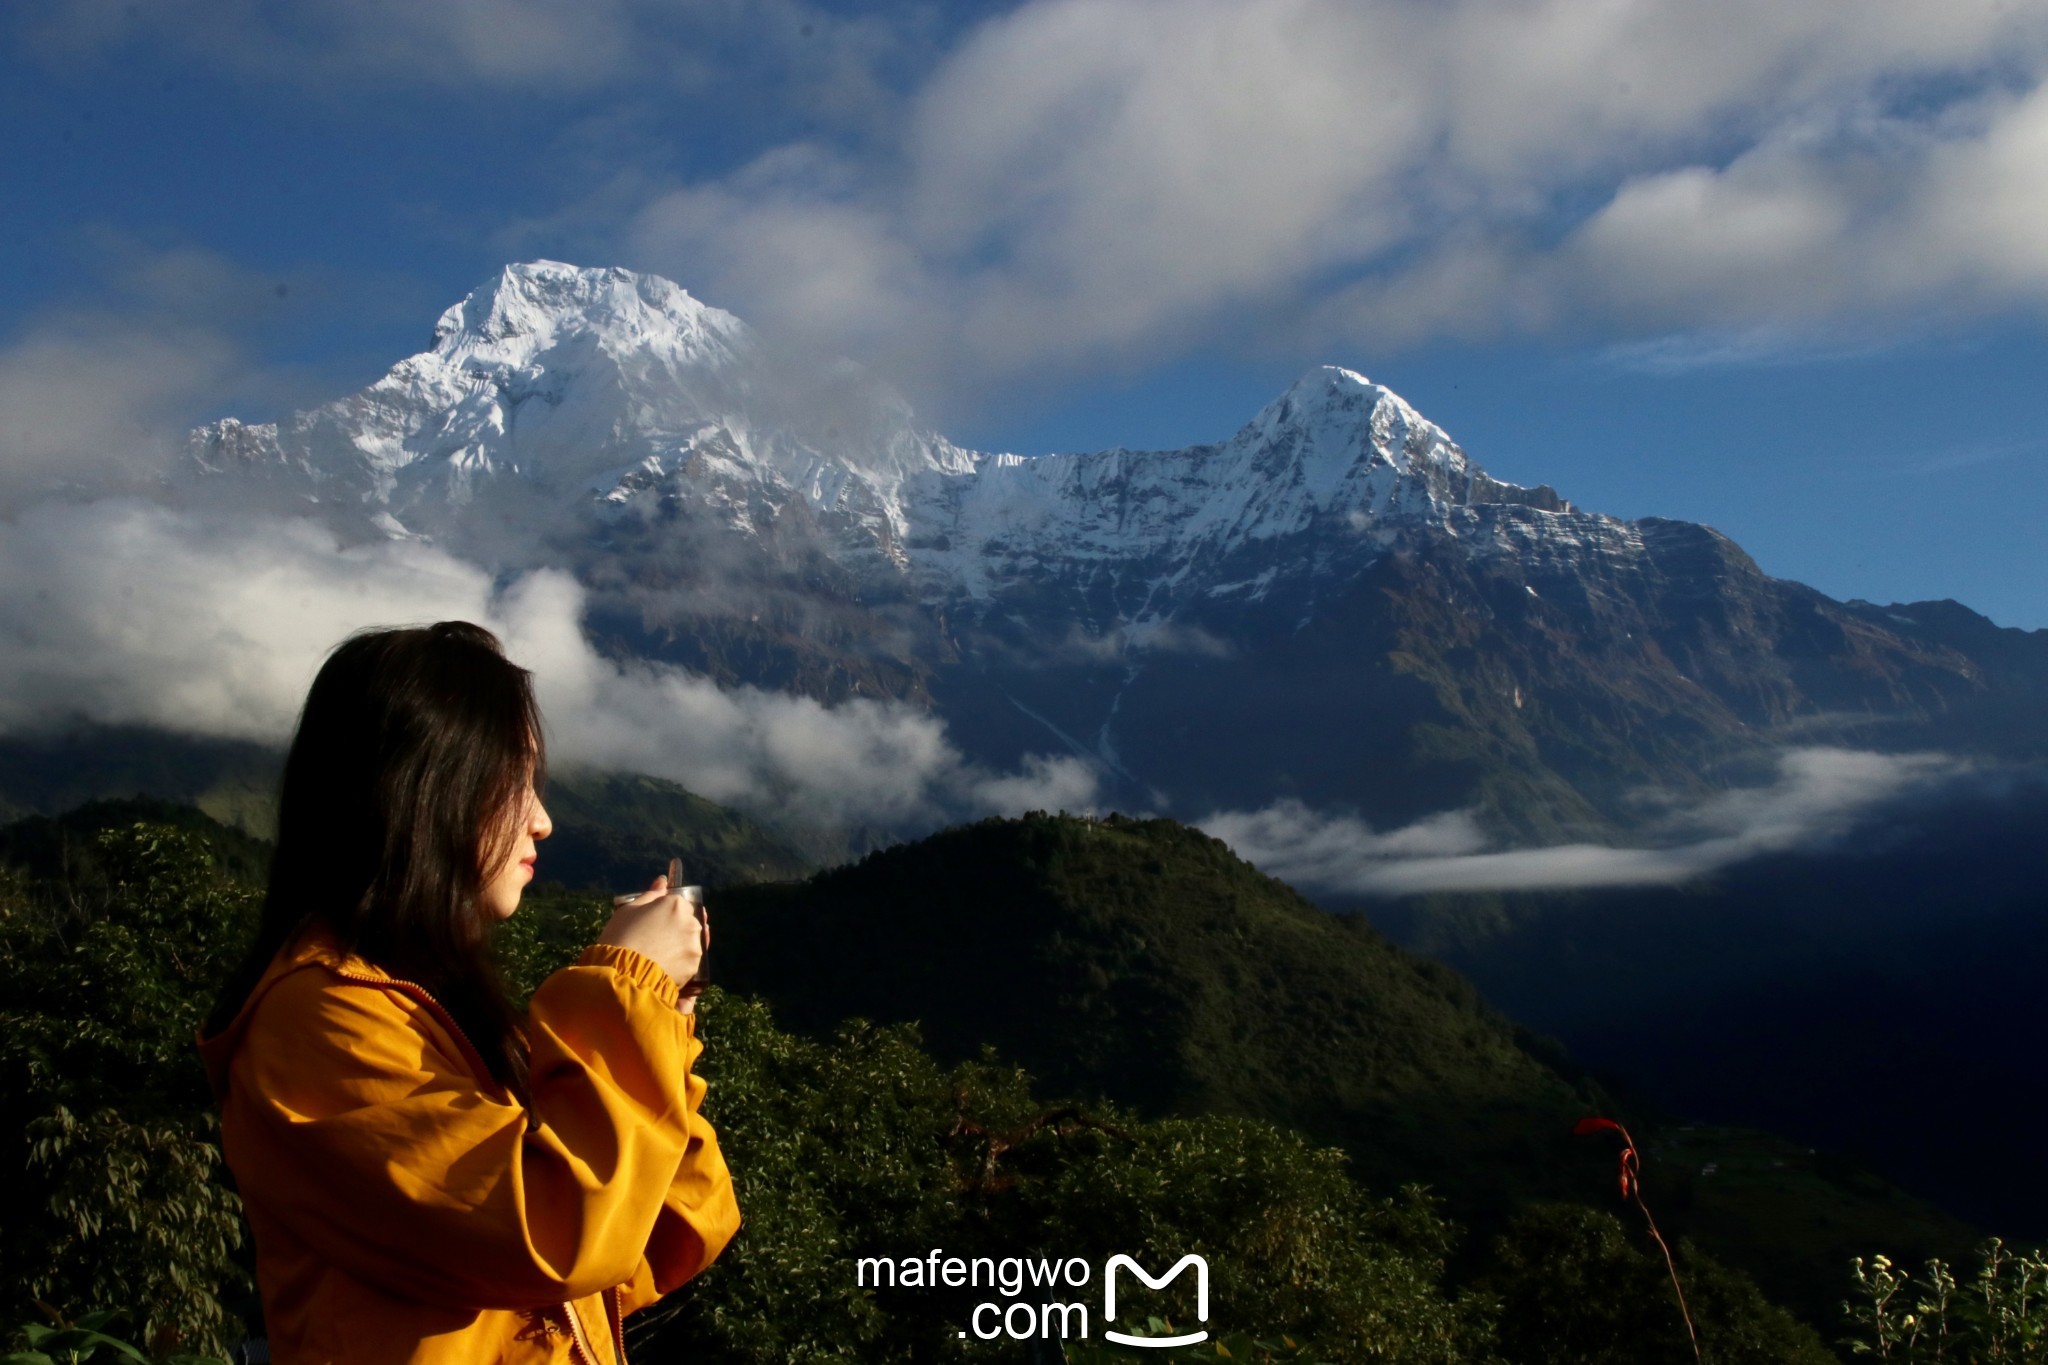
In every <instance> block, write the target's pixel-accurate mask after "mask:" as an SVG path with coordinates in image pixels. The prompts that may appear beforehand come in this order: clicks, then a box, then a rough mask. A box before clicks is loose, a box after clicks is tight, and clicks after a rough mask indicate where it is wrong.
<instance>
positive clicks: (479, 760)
mask: <svg viewBox="0 0 2048 1365" xmlns="http://www.w3.org/2000/svg"><path fill="white" fill-rule="evenodd" d="M545 769H546V750H545V746H544V743H543V740H542V737H541V727H540V710H539V707H538V706H537V705H536V704H535V702H534V697H533V686H532V680H531V675H530V674H528V673H527V671H526V670H525V669H523V668H520V667H518V666H517V665H515V664H513V663H512V662H510V661H509V660H508V659H506V658H505V655H504V653H503V651H502V650H501V649H500V647H499V644H498V639H497V637H496V636H494V635H492V634H491V633H490V632H489V631H487V630H485V629H484V628H483V627H481V626H475V625H471V624H470V623H469V622H467V621H443V622H441V623H439V624H438V625H434V626H424V627H417V628H413V629H407V630H382V631H372V632H367V633H364V634H360V635H356V636H353V637H351V638H350V639H348V640H346V641H344V642H343V643H342V644H341V645H340V646H339V647H338V648H337V649H336V650H335V651H334V652H333V653H332V654H331V655H329V656H328V659H327V662H326V663H325V664H324V665H322V666H321V669H320V672H319V675H318V676H317V677H315V678H314V679H313V687H312V690H311V691H310V692H309V693H308V694H307V696H306V707H305V710H304V711H303V712H301V713H300V716H299V728H298V733H297V734H296V735H295V736H294V737H293V739H292V747H291V753H290V755H289V756H288V757H287V758H286V759H285V765H284V786H283V790H282V792H281V794H280V796H279V800H278V813H277V853H276V856H275V859H274V860H273V862H272V863H271V869H270V889H269V891H268V893H267V894H266V895H265V897H264V901H263V918H262V922H261V925H260V927H259V928H258V931H257V935H256V942H255V943H254V944H253V945H252V946H251V948H250V950H249V955H248V957H247V958H246V959H244V961H243V963H242V965H241V966H240V967H239V968H238V969H237V970H236V972H235V973H234V974H233V975H232V976H231V977H230V978H229V979H228V983H227V986H226V987H225V989H223V990H222V992H221V995H220V998H219V1000H218V1001H216V1002H215V1004H214V1008H213V1014H212V1016H211V1017H210V1018H209V1019H208V1020H207V1026H206V1027H207V1032H208V1033H214V1032H218V1031H219V1030H220V1029H223V1028H225V1027H226V1026H227V1025H228V1024H229V1023H230V1022H231V1021H232V1020H233V1019H234V1017H235V1015H236V1014H237V1013H238V1012H239V1011H240V1009H241V1007H242V1005H243V1003H244V1002H245V1001H247V999H248V997H249V992H250V991H251V990H252V989H254V987H255V985H256V982H257V980H258V978H260V977H261V976H262V975H263V972H264V969H265V968H267V967H268V966H269V965H270V962H271V960H272V958H274V957H275V956H276V954H277V952H278V950H279V949H280V948H282V947H283V946H284V945H285V944H286V943H288V942H289V941H291V940H292V939H293V938H294V937H296V936H297V934H298V933H299V931H300V930H302V929H303V928H305V927H307V926H308V925H309V924H311V923H314V922H316V921H317V922H322V923H324V924H325V925H326V926H327V927H328V928H329V929H331V930H333V932H334V934H335V935H336V936H337V937H338V938H339V939H340V940H341V943H342V946H343V948H344V949H347V950H351V951H354V952H357V953H360V954H361V955H362V956H363V957H364V958H366V959H368V960H369V961H371V962H374V963H376V964H377V965H378V966H379V967H382V968H383V969H384V970H385V971H387V972H389V973H391V974H392V975H393V976H395V977H398V978H400V979H402V980H407V981H412V982H414V983H416V984H418V985H420V986H423V987H425V988H426V989H427V991H429V992H430V993H431V994H432V995H433V996H434V998H435V999H437V1000H439V1001H440V1002H441V1003H442V1005H444V1006H445V1007H446V1008H447V1009H448V1012H449V1013H450V1014H452V1015H453V1016H454V1017H455V1021H456V1023H457V1024H459V1025H461V1027H462V1030H463V1032H464V1033H466V1034H468V1035H469V1040H470V1042H471V1043H472V1044H473V1045H474V1046H475V1048H476V1050H477V1051H478V1052H479V1053H480V1054H482V1057H483V1060H484V1063H485V1065H487V1066H488V1067H489V1068H490V1070H491V1074H492V1076H493V1077H494V1078H495V1079H496V1080H497V1081H498V1082H499V1083H500V1084H502V1085H504V1086H506V1087H507V1088H509V1089H511V1090H512V1091H513V1092H514V1093H515V1094H520V1095H524V1093H525V1089H526V1050H525V1048H524V1046H523V1045H522V1043H521V1040H520V1035H519V1032H518V1014H517V1012H516V1011H515V1010H514V1009H513V1008H512V1004H511V1001H510V1000H509V999H507V997H506V992H505V986H504V982H503V979H502V978H501V976H500V975H499V973H498V969H497V966H496V964H495V962H494V961H493V959H492V957H491V953H490V943H489V935H490V924H489V923H487V921H486V917H485V914H484V912H483V910H482V909H481V907H480V906H479V905H478V896H479V893H480V892H481V891H482V889H483V887H484V884H485V882H486V880H487V879H488V878H489V877H491V876H492V875H493V874H494V873H495V872H496V871H497V869H498V868H499V867H500V865H501V864H502V863H503V861H504V859H505V857H506V856H507V855H508V854H509V853H510V851H511V849H512V847H513V845H514V843H515V841H516V840H517V838H518V829H517V827H516V824H515V822H516V821H517V820H518V819H519V818H520V814H521V812H522V810H523V806H522V805H521V800H522V798H523V797H524V795H525V791H526V783H527V781H528V779H529V777H530V778H531V780H532V781H533V783H534V786H535V788H536V789H538V788H539V786H540V785H541V782H542V779H543V776H544V774H545Z"/></svg>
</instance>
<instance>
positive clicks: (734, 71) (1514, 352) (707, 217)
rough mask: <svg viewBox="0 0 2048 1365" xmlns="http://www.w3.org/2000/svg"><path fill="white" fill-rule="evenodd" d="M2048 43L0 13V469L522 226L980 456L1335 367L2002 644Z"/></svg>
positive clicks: (523, 237) (1613, 24) (146, 408)
mask: <svg viewBox="0 0 2048 1365" xmlns="http://www.w3.org/2000/svg"><path fill="white" fill-rule="evenodd" d="M2044 76H2048V5H2044V4H2042V3H2039V2H2038V0H2035V2H2034V3H2021V4H1984V5H1975V4H1969V3H1953V4H1951V3H1940V4H1937V3H1932V0H1914V2H1912V3H1908V2H1907V0H1868V3H1865V4H1860V5H1858V6H1854V7H1847V6H1818V5H1816V6H1807V5H1786V4H1784V3H1782V0H1774V2H1773V3H1764V0H1728V3H1726V4H1723V5H1718V6H1699V5H1697V4H1692V5H1688V4H1683V3H1680V0H1641V2H1640V3H1637V4H1635V5H1631V6H1610V5H1599V4H1593V3H1590V0H1569V2H1562V0H1560V2H1554V3H1548V4H1544V3H1532V2H1530V0H1443V3H1436V4H1428V5H1422V4H1415V3H1410V2H1409V0H1357V2H1356V3H1343V4H1338V3H1311V2H1310V0H1233V2H1232V3H1222V0H1170V2H1169V0H1031V2H1030V3H1026V4H1022V5H1012V6H993V5H982V6H954V7H947V6H941V5H926V4H907V3H906V4H891V5H870V6H851V5H813V4H805V3H801V2H800V0H760V3H746V4H742V3H686V4H654V3H646V2H643V0H577V3H574V4H572V3H569V2H568V0H458V2H456V3H447V4H434V5H425V4H417V3H400V0H287V2H286V3H258V2H257V0H208V3H200V0H154V2H153V3H147V4H125V5H124V4H121V3H118V2H115V3H108V2H107V0H29V2H28V3H25V4H19V5H15V6H10V7H9V8H8V10H7V12H6V16H5V17H4V18H0V121H4V126H5V128H6V129H7V132H8V136H7V137H6V138H4V139H0V185H4V187H5V193H4V194H0V243H4V244H5V250H4V251H0V460H4V461H5V462H6V464H7V465H9V466H12V469H11V470H10V474H11V475H18V476H20V477H16V478H11V479H10V482H11V483H12V484H13V485H14V486H15V487H16V488H17V489H19V488H21V487H26V486H28V485H29V484H30V483H32V482H33V481H34V480H42V481H43V482H44V483H47V482H49V481H50V480H53V479H57V478H63V477H72V476H78V477H85V476H87V475H90V474H91V473H93V472H94V471H104V469H106V468H107V467H109V466H110V465H112V464H114V463H117V462H118V461H120V460H122V459H124V458H127V454H128V451H129V449H130V447H131V446H132V447H133V448H135V449H141V448H143V447H145V446H147V445H149V444H150V443H151V442H159V443H160V442H161V441H163V440H166V439H169V438H171V437H174V436H175V434H176V433H177V432H179V431H181V430H182V429H183V428H184V427H185V426H186V425H189V424H190V423H192V422H194V421H197V420H201V419H204V418H208V417H212V416H216V415H222V414H226V413H234V414H236V415H241V416H244V417H249V418H263V417H272V416H276V415H278V413H280V412H282V411H287V410H289V409H290V408H291V407H293V406H295V405H301V404H304V403H307V402H311V401H316V400H319V399H323V398H326V397H331V396H334V395H336V394H338V393H341V392H346V391H348V390H349V389H351V388H354V387H356V386H359V385H360V384H362V383H365V382H367V381H368V380H369V379H371V378H373V377H374V376H375V375H376V374H378V373H380V372H381V371H382V370H383V369H384V368H385V367H387V366H388V365H389V364H390V363H391V362H393V361H395V360H396V359H398V358H399V357H400V356H402V355H404V354H407V353H409V352H411V351H413V350H416V349H418V348H419V347H420V346H421V345H422V344H423V343H424V341H425V338H426V335H427V331H428V328H429V327H430V325H431V323H432V320H433V318H434V316H435V315H436V314H437V313H438V312H439V310H440V309H441V308H442V307H444V306H445V305H446V304H447V303H449V302H452V301H453V300H455V299H456V298H458V297H460V296H461V295H462V294H463V293H464V292H466V291H467V290H468V289H469V288H471V287H472V286H473V285H475V284H476V283H478V282H479V281H480V280H482V279H483V278H484V277H485V276H486V275H488V274H489V273H491V272H492V270H493V269H494V268H495V267H496V266H497V265H499V264H501V263H502V262H504V261H506V260H509V259H526V258H532V257H535V256H550V257H554V258H558V259H565V260H571V261H575V262H578V263H582V264H624V265H628V266H633V267H636V268H642V269H651V270H655V271H658V272H660V273H663V274H667V275H669V276H671V277H672V278H675V279H677V280H679V281H680V282H682V283H683V284H684V285H685V286H686V287H688V288H690V289H691V290H692V291H693V292H695V293H697V294H698V295H699V296H700V297H703V298H705V299H707V300H709V301H711V302H713V303H716V304H719V305H721V306H725V307H729V308H731V309H733V310H734V311H736V312H738V313H740V314H741V315H742V316H744V317H747V318H748V319H749V320H750V321H753V322H755V323H756V324H757V325H759V326H761V327H763V328H764V329H765V330H768V331H770V332H771V333H775V334H778V335H782V336H785V337H788V338H791V339H792V340H795V341H798V342H801V343H803V344H807V345H814V346H817V347H819V348H821V349H826V350H830V351H835V352H842V353H850V354H855V355H858V356H861V357H862V358H864V359H866V360H867V361H868V362H869V363H870V364H872V365H874V366H875V368H877V369H878V370H880V371H882V372H883V373H884V374H885V375H887V376H888V377H889V378H890V379H891V380H892V381H893V382H895V383H896V384H897V385H899V386H900V387H901V388H903V389H904V390H905V391H906V392H907V393H908V394H910V395H911V397H912V399H913V401H914V402H916V403H917V404H918V406H919V408H920V409H921V410H922V411H924V412H925V413H926V414H928V416H929V417H930V419H931V420H932V421H933V422H934V423H935V424H936V425H938V426H940V427H941V428H942V429H944V430H946V431H947V432H948V433H949V434H951V435H953V436H954V437H955V439H958V440H961V441H963V442H964V443H967V444H971V445H976V446H981V447H984V448H1005V449H1014V450H1022V451H1026V452H1037V451H1042V450H1048V449H1082V448H1095V447H1100V446H1105V445H1112V444H1125V445H1134V446H1172V445H1180V444H1186V443H1191V442H1195V441H1199V440H1207V439H1216V438H1220V437H1221V436H1223V435H1225V434H1227V433H1228V432H1229V431H1230V430H1231V429H1232V428H1233V427H1234V426H1235V425H1236V424H1238V423H1239V422H1241V421H1242V420H1244V419H1245V418H1246V417H1247V416H1249V415H1250V414H1251V412H1252V411H1254V410H1255V409H1256V408H1257V407H1258V406H1260V405H1261V404H1262V403H1264V402H1265V401H1266V400H1268V399H1269V398H1271V397H1272V396H1273V395H1274V394H1275V393H1276V392H1277V391H1278V390H1279V389H1280V388H1282V387H1284V385H1285V384H1286V383H1288V382H1289V381H1290V380H1291V379H1292V378H1293V377H1294V376H1295V375H1296V374H1298V373H1299V372H1300V371H1301V370H1303V369H1305V368H1306V367H1307V366H1308V365H1310V364H1312V363H1316V362H1321V361H1330V362H1335V363H1340V364H1344V365H1347V366H1350V367H1352V368H1355V369H1358V370H1362V371H1364V372H1365V373H1367V374H1370V375H1371V376H1372V377H1373V378H1375V379H1378V380H1381V381H1382V382H1386V383H1389V384H1391V385H1392V386H1393V387H1395V388H1396V389H1397V390H1399V391H1400V392H1402V393H1403V394H1404V395H1405V396H1407V397H1408V398H1409V399H1410V401H1412V402H1413V403H1414V404H1415V405H1416V406H1417V407H1419V408H1420V409H1421V410H1422V411H1423V412H1424V413H1425V414H1427V415H1429V416H1430V417H1432V418H1434V419H1435V420H1436V421H1438V422H1439V423H1441V424H1442V425H1444V426H1445V427H1446V428H1447V429H1448V430H1449V431H1450V432H1451V433H1452V435H1453V436H1454V437H1456V438H1457V439H1458V440H1460V441H1461V442H1462V443H1463V444H1464V445H1465V446H1466V447H1467V449H1468V450H1470V451H1471V452H1472V453H1473V455H1474V456H1475V457H1476V458H1477V459H1478V460H1479V461H1480V462H1481V463H1482V464H1484V465H1485V466H1486V467H1488V468H1489V469H1490V470H1491V471H1492V472H1493V473H1495V474H1496V475H1498V476H1500V477H1504V478H1509V479H1513V480H1516V481H1518V482H1528V483H1533V482H1547V483H1551V484H1553V485H1555V486H1556V487H1557V488H1558V489H1559V490H1560V491H1561V492H1563V493H1565V494H1566V495H1567V496H1569V497H1571V498H1573V499H1574V500H1575V501H1577V502H1578V503H1579V504H1580V505H1582V506H1586V507H1589V508H1594V509H1597V510H1602V511H1608V512H1613V513H1617V514H1621V515H1626V516H1637V515H1648V514H1658V515H1666V516H1677V517H1685V518H1689V519H1695V520H1701V521H1705V522H1708V523H1710V524H1712V525H1714V526H1717V527H1719V528H1720V529H1722V530H1724V531H1726V532H1728V533H1729V534H1730V535H1732V536H1734V537H1735V538H1736V539H1737V540H1738V541H1740V542H1741V543H1742V544H1743V545H1744V546H1745V547H1746V548H1747V549H1748V550H1749V551H1750V552H1751V553H1752V554H1754V555H1755V556H1756V557H1757V559H1758V560H1759V561H1760V562H1761V563H1762V565H1763V567H1764V568H1765V569H1766V570H1767V571H1768V572H1771V573H1774V574H1778V575H1781V576H1785V577H1791V578H1797V579H1801V580H1804V581H1806V582H1810V583H1812V584H1814V585H1815V586H1817V587H1819V588H1821V589H1823V590H1824V591H1826V592H1829V593H1831V594H1834V595H1836V596H1839V597H1868V598H1872V599H1875V600H1880V601H1888V600H1912V599H1919V598H1928V597H1954V598H1957V599H1959V600H1961V601H1964V602H1966V603H1968V604H1970V605H1972V606H1974V607H1976V608H1978V609H1979V610H1981V611H1984V612H1985V613H1987V614H1988V615H1990V616H1991V617H1992V618H1993V619H1994V620H1996V621H1998V622H2000V623H2001V624H2006V625H2016V626H2023V627H2028V628H2039V627H2044V626H2048V556H2044V555H2043V554H2042V547H2043V536H2042V533H2041V529H2040V528H2041V527H2042V525H2043V524H2044V521H2048V421H2044V412H2043V402H2042V398H2041V394H2042V393H2043V392H2048V384H2044V383H2043V382H2042V381H2043V376H2044V375H2048V364H2044V362H2048V333H2044V328H2043V321H2044V309H2048V231H2043V230H2042V228H2043V225H2044V223H2048V85H2044ZM16 496H17V497H18V496H19V494H18V493H17V494H16Z"/></svg>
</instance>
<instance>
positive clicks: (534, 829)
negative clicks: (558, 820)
mask: <svg viewBox="0 0 2048 1365" xmlns="http://www.w3.org/2000/svg"><path fill="white" fill-rule="evenodd" d="M526 830H527V833H529V834H531V835H532V836H533V837H534V838H536V839H545V838H547V837H548V836H549V835H550V834H553V833H554V832H555V822H554V821H553V820H550V819H549V818H548V809H547V807H546V806H543V805H542V804H541V803H540V802H539V801H535V802H534V803H533V814H532V815H530V816H528V817H527V820H526Z"/></svg>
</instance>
